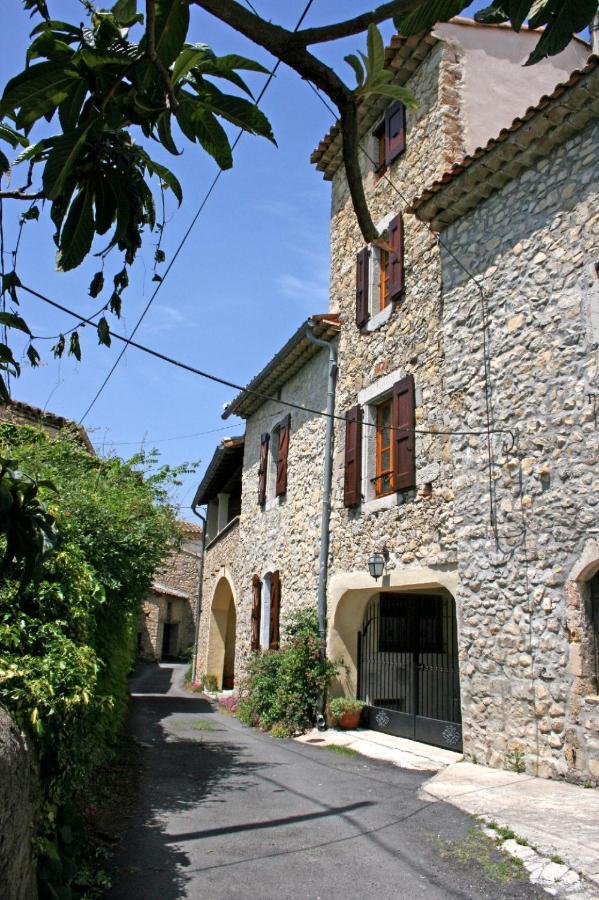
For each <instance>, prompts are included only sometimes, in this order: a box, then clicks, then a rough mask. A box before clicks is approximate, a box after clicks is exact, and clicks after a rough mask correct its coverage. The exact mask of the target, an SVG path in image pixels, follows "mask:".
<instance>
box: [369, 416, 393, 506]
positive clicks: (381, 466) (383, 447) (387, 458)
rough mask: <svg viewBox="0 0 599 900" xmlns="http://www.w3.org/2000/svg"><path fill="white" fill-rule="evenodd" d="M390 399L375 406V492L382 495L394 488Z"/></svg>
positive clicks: (378, 495)
mask: <svg viewBox="0 0 599 900" xmlns="http://www.w3.org/2000/svg"><path fill="white" fill-rule="evenodd" d="M391 407H392V402H391V400H390V399H389V400H385V401H383V403H381V404H380V406H377V408H376V473H375V476H374V478H375V494H376V496H377V497H383V496H385V494H390V493H392V491H393V489H394V483H395V480H394V477H393V476H394V472H393V441H392V438H391Z"/></svg>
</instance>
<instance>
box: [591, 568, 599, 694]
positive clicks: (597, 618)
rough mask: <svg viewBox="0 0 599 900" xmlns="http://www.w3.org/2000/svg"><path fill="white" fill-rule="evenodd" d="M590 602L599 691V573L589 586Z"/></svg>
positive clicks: (598, 687) (596, 679) (598, 688)
mask: <svg viewBox="0 0 599 900" xmlns="http://www.w3.org/2000/svg"><path fill="white" fill-rule="evenodd" d="M589 601H590V613H591V634H592V641H593V652H594V656H595V681H596V682H597V690H598V691H599V572H598V573H597V574H596V575H593V577H592V578H591V581H590V584H589Z"/></svg>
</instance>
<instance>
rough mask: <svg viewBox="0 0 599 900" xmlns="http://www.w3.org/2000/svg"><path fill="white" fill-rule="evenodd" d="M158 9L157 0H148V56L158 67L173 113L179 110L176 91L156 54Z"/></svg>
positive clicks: (166, 70)
mask: <svg viewBox="0 0 599 900" xmlns="http://www.w3.org/2000/svg"><path fill="white" fill-rule="evenodd" d="M155 26H156V7H155V0H146V36H147V38H148V50H147V55H148V59H149V60H150V62H151V63H152V64H153V65H154V66H155V67H156V69H157V71H158V72H159V74H160V77H161V78H162V80H163V82H164V87H165V88H166V94H167V97H168V100H169V106H170V108H171V109H172V111H173V112H176V111H177V109H178V108H179V101H178V100H177V98H176V97H175V90H174V88H173V83H172V81H171V76H170V73H169V71H168V69H167V68H166V67H165V65H164V63H163V62H162V60H161V59H160V57H159V56H158V54H157V53H156V29H155Z"/></svg>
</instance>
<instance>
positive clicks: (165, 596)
mask: <svg viewBox="0 0 599 900" xmlns="http://www.w3.org/2000/svg"><path fill="white" fill-rule="evenodd" d="M181 530H182V532H183V534H182V538H183V542H182V545H181V547H180V548H179V549H178V550H175V551H174V552H173V553H171V554H170V555H169V557H168V559H167V560H166V562H165V564H164V565H163V566H162V568H160V569H158V570H157V571H156V572H155V574H154V590H152V591H151V592H150V593H149V594H148V597H147V598H146V599H145V600H144V602H143V604H142V610H141V615H140V619H139V626H138V649H139V652H140V653H141V655H142V656H143V657H144V659H148V660H160V659H161V658H162V636H163V626H164V623H165V622H167V621H168V622H171V623H177V624H178V625H179V634H178V641H177V643H178V652H179V653H184V652H185V651H186V650H187V649H188V648H189V647H191V646H192V644H193V643H194V640H195V603H196V598H197V592H198V577H199V562H200V548H201V539H200V537H199V536H198V535H197V534H195V533H189V532H188V531H187V530H186V526H185V524H183V525H182V529H181ZM169 589H171V590H172V593H170V592H169ZM169 603H170V607H169Z"/></svg>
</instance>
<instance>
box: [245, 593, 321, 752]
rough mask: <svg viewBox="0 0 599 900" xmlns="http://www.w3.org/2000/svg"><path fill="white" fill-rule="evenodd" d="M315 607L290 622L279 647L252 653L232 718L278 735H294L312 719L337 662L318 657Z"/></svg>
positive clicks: (314, 717)
mask: <svg viewBox="0 0 599 900" xmlns="http://www.w3.org/2000/svg"><path fill="white" fill-rule="evenodd" d="M320 650H321V643H320V637H319V634H318V619H317V616H316V611H315V610H312V609H304V610H301V611H299V612H296V613H295V614H294V615H292V617H291V618H290V620H289V623H288V625H287V629H286V631H285V634H284V640H283V644H282V647H281V649H280V650H269V651H266V652H264V653H256V654H254V655H253V656H252V658H251V660H250V663H249V665H248V668H247V672H246V675H245V678H244V680H243V681H242V684H241V688H240V700H239V708H238V712H237V716H238V718H239V719H241V721H242V722H244V723H245V724H246V725H253V726H257V727H259V728H263V729H265V730H267V731H271V730H272V729H273V727H274V726H277V733H278V734H279V735H281V734H283V733H285V734H286V735H289V734H295V733H297V732H300V731H305V730H306V729H308V728H310V727H311V726H312V725H313V724H314V722H315V721H316V714H317V712H318V702H319V698H320V697H321V695H322V694H323V693H324V692H325V691H326V689H327V687H328V685H329V683H330V681H331V679H332V678H333V676H334V675H335V674H336V673H337V671H338V669H339V665H338V664H337V663H333V662H331V661H329V660H323V659H322V658H321V653H320Z"/></svg>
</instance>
